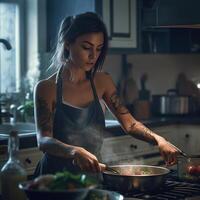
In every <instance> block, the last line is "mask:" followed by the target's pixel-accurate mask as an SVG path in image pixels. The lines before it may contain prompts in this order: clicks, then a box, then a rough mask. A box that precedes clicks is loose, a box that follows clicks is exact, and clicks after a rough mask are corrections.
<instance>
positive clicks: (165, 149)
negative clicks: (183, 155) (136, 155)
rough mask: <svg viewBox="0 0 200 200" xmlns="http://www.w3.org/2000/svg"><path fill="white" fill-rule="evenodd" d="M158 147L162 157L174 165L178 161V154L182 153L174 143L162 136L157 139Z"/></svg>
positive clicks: (168, 163)
mask: <svg viewBox="0 0 200 200" xmlns="http://www.w3.org/2000/svg"><path fill="white" fill-rule="evenodd" d="M157 143H158V147H159V150H160V153H161V155H162V157H163V158H164V160H165V162H166V164H167V165H168V166H171V165H174V164H176V163H177V156H178V155H179V154H180V152H179V150H178V149H177V148H176V147H175V146H174V145H172V144H171V143H170V142H168V141H167V140H165V139H164V138H162V137H159V139H158V140H157Z"/></svg>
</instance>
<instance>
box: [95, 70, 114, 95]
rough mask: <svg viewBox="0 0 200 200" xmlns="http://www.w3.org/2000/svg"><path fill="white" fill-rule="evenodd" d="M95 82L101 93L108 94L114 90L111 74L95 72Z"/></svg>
mask: <svg viewBox="0 0 200 200" xmlns="http://www.w3.org/2000/svg"><path fill="white" fill-rule="evenodd" d="M95 83H96V85H97V87H100V88H102V89H103V94H105V93H107V94H108V93H109V94H110V93H113V92H114V91H115V90H116V87H115V83H114V81H113V79H112V77H111V75H110V74H109V73H107V72H97V73H96V75H95Z"/></svg>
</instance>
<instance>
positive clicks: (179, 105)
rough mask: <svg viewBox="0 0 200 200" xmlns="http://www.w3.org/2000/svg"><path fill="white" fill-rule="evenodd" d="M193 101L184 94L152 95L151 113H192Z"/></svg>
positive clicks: (193, 108)
mask: <svg viewBox="0 0 200 200" xmlns="http://www.w3.org/2000/svg"><path fill="white" fill-rule="evenodd" d="M195 107H196V106H195V101H194V99H193V97H191V96H184V95H170V94H167V95H153V96H152V113H154V114H156V115H186V114H191V113H194V112H195V110H196V108H195Z"/></svg>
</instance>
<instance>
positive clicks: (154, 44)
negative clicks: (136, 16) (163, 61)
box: [141, 28, 200, 53]
mask: <svg viewBox="0 0 200 200" xmlns="http://www.w3.org/2000/svg"><path fill="white" fill-rule="evenodd" d="M199 35H200V29H191V28H179V29H175V28H155V29H153V28H144V29H143V30H142V31H141V38H142V42H141V49H142V52H143V53H199V52H200V38H199Z"/></svg>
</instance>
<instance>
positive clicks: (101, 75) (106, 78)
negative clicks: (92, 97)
mask: <svg viewBox="0 0 200 200" xmlns="http://www.w3.org/2000/svg"><path fill="white" fill-rule="evenodd" d="M95 81H97V82H102V83H104V84H105V83H108V82H112V81H113V80H112V77H111V75H110V74H109V73H108V72H97V73H96V75H95Z"/></svg>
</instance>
